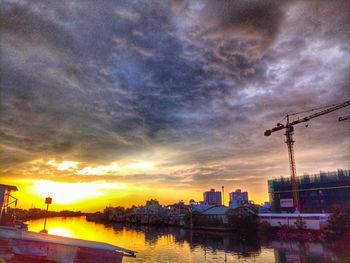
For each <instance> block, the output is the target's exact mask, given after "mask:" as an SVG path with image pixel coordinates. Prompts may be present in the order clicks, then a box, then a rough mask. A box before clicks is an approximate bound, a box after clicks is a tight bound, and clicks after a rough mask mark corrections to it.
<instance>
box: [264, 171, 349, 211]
mask: <svg viewBox="0 0 350 263" xmlns="http://www.w3.org/2000/svg"><path fill="white" fill-rule="evenodd" d="M297 184H298V195H299V210H300V212H302V213H322V212H331V211H332V208H333V207H335V206H339V207H340V209H341V211H343V212H345V211H347V210H349V209H350V170H338V171H337V172H328V173H324V172H321V173H320V174H316V175H304V176H299V177H298V178H297ZM268 189H269V197H270V202H271V210H272V212H276V213H279V212H293V211H294V204H293V192H292V184H291V181H290V178H280V179H274V180H269V181H268Z"/></svg>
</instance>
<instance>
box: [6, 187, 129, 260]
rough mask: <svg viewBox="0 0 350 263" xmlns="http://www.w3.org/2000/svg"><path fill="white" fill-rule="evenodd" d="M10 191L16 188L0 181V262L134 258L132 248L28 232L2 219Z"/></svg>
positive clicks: (8, 201) (11, 221) (7, 204)
mask: <svg viewBox="0 0 350 263" xmlns="http://www.w3.org/2000/svg"><path fill="white" fill-rule="evenodd" d="M11 191H17V187H15V186H10V185H2V184H0V202H1V204H2V205H1V211H0V222H1V224H2V225H0V262H1V259H4V260H6V262H23V261H24V260H23V259H22V260H21V261H19V260H17V261H16V259H15V258H16V257H18V256H20V257H25V258H27V259H33V260H35V259H37V260H40V262H43V261H42V260H45V261H44V262H62V263H83V262H84V263H90V262H91V263H93V262H106V263H107V262H111V263H121V262H122V260H123V257H124V256H128V257H135V252H134V251H132V250H128V249H125V248H121V247H118V246H114V245H111V244H108V243H103V242H96V241H89V240H83V239H77V238H70V237H63V236H57V235H51V234H47V233H37V232H32V231H28V230H27V229H25V228H22V227H20V226H19V225H16V224H15V223H14V221H13V220H10V221H6V220H4V218H6V210H7V208H8V206H9V204H10V203H11V202H10V198H13V197H12V196H11V194H10V193H11ZM12 202H13V201H12ZM15 202H17V199H16V200H15ZM11 260H13V261H11ZM31 262H35V261H31Z"/></svg>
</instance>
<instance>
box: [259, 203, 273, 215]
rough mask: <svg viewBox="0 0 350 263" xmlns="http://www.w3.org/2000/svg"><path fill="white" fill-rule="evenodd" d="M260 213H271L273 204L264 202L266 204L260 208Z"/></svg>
mask: <svg viewBox="0 0 350 263" xmlns="http://www.w3.org/2000/svg"><path fill="white" fill-rule="evenodd" d="M259 213H271V203H270V202H264V204H263V205H261V206H260V207H259Z"/></svg>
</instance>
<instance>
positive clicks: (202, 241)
mask: <svg viewBox="0 0 350 263" xmlns="http://www.w3.org/2000/svg"><path fill="white" fill-rule="evenodd" d="M186 240H187V242H189V243H190V246H191V248H192V249H195V248H196V247H197V246H200V247H202V248H203V249H211V250H214V251H216V250H219V251H224V252H227V253H231V254H235V255H239V256H242V257H252V256H256V255H258V254H260V252H261V249H260V244H259V239H258V238H257V237H256V236H254V237H246V239H241V238H239V237H237V236H234V235H227V234H216V233H215V234H214V233H203V232H196V231H188V232H187V235H186Z"/></svg>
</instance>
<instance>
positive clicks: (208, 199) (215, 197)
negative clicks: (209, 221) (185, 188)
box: [203, 189, 222, 205]
mask: <svg viewBox="0 0 350 263" xmlns="http://www.w3.org/2000/svg"><path fill="white" fill-rule="evenodd" d="M203 202H204V203H207V204H209V205H222V201H221V192H219V191H215V189H210V191H208V192H204V193H203Z"/></svg>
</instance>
